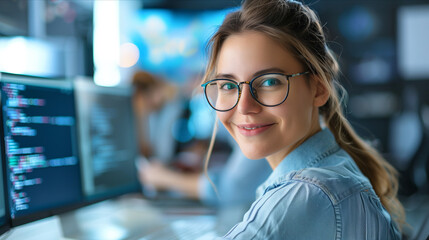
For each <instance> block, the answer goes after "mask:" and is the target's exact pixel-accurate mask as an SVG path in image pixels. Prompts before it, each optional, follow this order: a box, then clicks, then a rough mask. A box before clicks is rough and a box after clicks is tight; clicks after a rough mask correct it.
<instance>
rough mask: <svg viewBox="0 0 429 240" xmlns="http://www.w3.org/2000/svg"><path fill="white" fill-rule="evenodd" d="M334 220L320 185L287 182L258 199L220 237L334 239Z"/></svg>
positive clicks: (331, 206) (332, 208)
mask: <svg viewBox="0 0 429 240" xmlns="http://www.w3.org/2000/svg"><path fill="white" fill-rule="evenodd" d="M335 219H336V218H335V210H334V207H333V205H332V202H331V201H330V199H329V197H328V196H327V195H326V194H325V193H324V192H323V190H322V189H320V187H318V186H316V185H313V184H312V183H308V182H301V181H288V182H285V183H284V184H281V185H280V186H277V187H275V188H273V189H271V190H269V191H267V192H266V193H264V194H263V195H262V196H261V197H260V198H258V199H257V200H256V201H255V202H254V203H253V204H252V206H251V208H250V209H249V211H248V212H247V213H246V214H245V215H244V217H243V220H242V222H240V223H238V224H237V225H235V226H234V227H233V228H232V229H231V230H230V231H229V232H228V233H227V234H226V235H225V236H224V237H223V238H222V239H243V240H244V239H246V240H249V239H298V240H299V239H303V240H304V239H335V233H336V220H335Z"/></svg>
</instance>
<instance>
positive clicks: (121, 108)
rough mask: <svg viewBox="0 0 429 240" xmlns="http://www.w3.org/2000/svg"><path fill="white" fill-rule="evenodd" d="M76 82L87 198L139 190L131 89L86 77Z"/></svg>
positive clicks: (101, 197)
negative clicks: (105, 85) (102, 83)
mask: <svg viewBox="0 0 429 240" xmlns="http://www.w3.org/2000/svg"><path fill="white" fill-rule="evenodd" d="M74 83H75V96H76V106H77V115H78V126H79V127H78V128H79V144H80V148H79V149H80V157H81V160H82V177H83V178H82V183H83V193H84V197H85V199H86V200H87V201H99V200H100V199H105V198H111V197H114V196H118V195H120V194H125V193H129V192H137V191H139V190H140V185H139V181H138V178H137V170H136V166H135V160H136V158H137V156H138V151H137V136H136V131H135V128H134V121H133V119H134V117H133V111H132V110H133V109H132V102H131V89H130V88H119V87H102V86H98V85H95V84H94V82H93V81H92V79H87V78H78V79H76V80H75V81H74Z"/></svg>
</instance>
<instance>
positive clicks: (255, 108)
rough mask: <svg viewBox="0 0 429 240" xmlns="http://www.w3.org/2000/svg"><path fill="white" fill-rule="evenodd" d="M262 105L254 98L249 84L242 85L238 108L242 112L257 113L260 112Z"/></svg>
mask: <svg viewBox="0 0 429 240" xmlns="http://www.w3.org/2000/svg"><path fill="white" fill-rule="evenodd" d="M261 109H262V106H261V105H260V104H259V103H258V102H257V101H256V100H255V99H254V98H253V96H252V94H251V93H250V86H249V84H243V85H241V96H240V99H239V101H238V103H237V110H238V112H239V113H241V114H244V115H246V114H255V113H259V112H260V111H261Z"/></svg>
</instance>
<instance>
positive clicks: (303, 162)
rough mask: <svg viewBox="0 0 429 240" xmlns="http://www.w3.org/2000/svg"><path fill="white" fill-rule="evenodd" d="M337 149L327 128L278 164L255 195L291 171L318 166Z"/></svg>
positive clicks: (282, 178) (277, 182) (272, 185)
mask: <svg viewBox="0 0 429 240" xmlns="http://www.w3.org/2000/svg"><path fill="white" fill-rule="evenodd" d="M338 148H339V146H338V144H337V142H336V141H335V137H334V136H333V135H332V133H331V131H330V130H329V129H328V128H325V129H323V130H322V131H320V132H317V133H316V134H314V135H313V136H311V137H310V138H308V139H307V140H306V141H305V142H303V143H302V144H301V145H299V146H298V147H297V148H296V149H294V150H293V151H292V152H291V153H289V154H288V155H287V156H286V157H285V158H284V159H283V161H281V162H280V164H279V165H278V166H277V167H276V169H274V171H273V172H272V173H271V175H270V176H269V177H268V179H267V180H266V181H265V182H264V183H263V184H262V185H260V186H259V187H258V189H257V191H256V193H257V195H258V196H260V195H262V194H263V193H264V192H266V191H268V190H269V189H271V188H273V187H275V186H276V185H277V184H279V183H280V182H282V181H283V180H284V179H285V178H286V177H287V175H288V173H290V172H292V171H297V170H301V169H304V168H309V167H313V166H315V165H316V164H317V166H320V164H318V163H319V160H320V159H322V158H324V157H326V156H327V155H329V154H328V153H329V152H332V151H333V150H335V149H338Z"/></svg>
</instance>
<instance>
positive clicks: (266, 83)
mask: <svg viewBox="0 0 429 240" xmlns="http://www.w3.org/2000/svg"><path fill="white" fill-rule="evenodd" d="M210 43H211V45H210V46H211V56H210V60H209V63H208V66H207V71H206V75H205V77H204V83H203V85H202V86H203V88H204V91H205V94H206V97H207V100H208V102H209V104H210V105H211V106H212V107H213V108H214V109H215V110H216V111H217V116H218V118H219V119H220V121H221V122H222V124H223V125H224V126H225V127H226V128H227V130H228V131H229V133H230V134H231V135H232V137H233V138H234V139H235V141H236V142H237V143H238V144H239V146H240V148H241V150H242V152H243V153H244V154H245V155H246V157H248V158H250V159H259V158H266V159H267V161H268V162H269V164H270V166H271V167H272V169H273V173H272V174H271V175H270V177H269V178H268V179H267V180H266V182H265V183H264V184H262V185H261V186H260V188H259V189H258V191H257V194H258V198H257V200H256V201H255V202H254V203H253V205H252V206H251V208H250V210H249V211H248V212H247V213H246V215H245V216H244V218H243V220H242V222H240V223H238V224H237V225H236V226H235V227H233V228H232V229H231V230H230V232H228V233H227V234H226V235H225V236H224V238H226V239H400V237H401V235H400V227H401V225H402V223H403V219H404V213H403V208H402V206H401V204H400V202H399V201H398V199H397V198H396V193H397V176H396V171H395V170H394V168H393V167H392V166H391V165H389V164H388V163H387V162H386V161H385V160H384V159H383V158H382V157H381V156H380V155H379V154H378V153H377V152H376V151H375V150H374V149H373V148H372V147H370V146H368V145H367V144H366V143H365V142H364V141H363V140H362V139H360V138H359V137H358V136H357V135H356V133H355V132H354V131H353V129H352V128H351V126H350V124H349V123H348V122H347V120H346V119H345V118H344V116H343V114H342V110H341V104H340V99H339V97H338V93H337V89H338V90H340V89H342V88H341V87H340V85H339V83H338V82H337V81H336V75H337V72H338V64H337V62H336V60H335V59H334V57H333V55H332V53H331V52H330V50H329V48H328V47H327V46H326V40H325V37H324V33H323V30H322V26H321V24H320V22H319V20H318V18H317V16H316V14H315V13H314V12H313V11H312V10H311V9H309V8H308V7H307V6H305V5H303V4H301V3H299V2H296V1H285V0H250V1H244V3H243V5H242V7H241V9H240V10H238V11H236V12H233V13H230V14H229V15H228V16H227V17H226V19H225V20H224V22H223V23H222V25H221V26H220V28H219V29H218V31H217V32H216V33H215V35H214V36H213V37H212V39H211V42H210Z"/></svg>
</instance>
